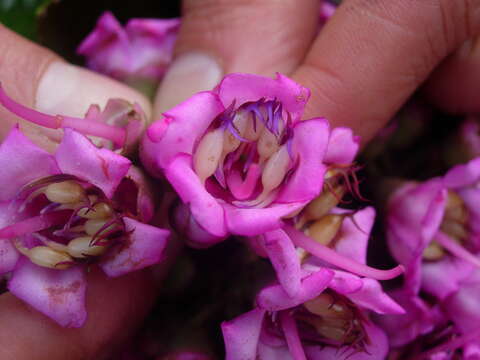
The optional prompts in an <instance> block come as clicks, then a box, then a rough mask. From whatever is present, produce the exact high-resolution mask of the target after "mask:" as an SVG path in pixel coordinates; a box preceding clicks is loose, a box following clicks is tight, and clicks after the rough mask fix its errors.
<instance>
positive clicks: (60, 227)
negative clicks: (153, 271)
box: [0, 14, 480, 360]
mask: <svg viewBox="0 0 480 360" xmlns="http://www.w3.org/2000/svg"><path fill="white" fill-rule="evenodd" d="M99 26H100V30H99V31H98V32H94V33H92V34H91V35H90V36H89V37H88V38H87V39H86V40H85V42H84V43H83V44H82V46H81V48H80V51H81V52H83V53H85V54H89V55H92V54H93V56H92V57H91V58H90V61H89V64H90V66H91V67H93V68H95V69H98V70H101V71H103V72H106V73H109V74H110V75H112V76H115V77H117V78H119V79H122V80H123V81H125V82H128V83H132V78H133V77H132V76H133V75H132V74H136V75H139V76H140V78H142V79H148V80H149V81H150V80H154V79H155V81H158V79H159V76H161V74H163V72H164V71H165V66H166V64H167V63H168V59H169V56H171V48H172V44H173V41H174V37H175V32H176V29H177V28H178V21H177V20H171V21H168V22H166V23H163V24H162V23H161V22H160V23H156V22H155V20H148V21H147V22H145V23H142V22H141V21H139V20H135V21H132V22H131V23H129V25H127V28H126V29H125V30H124V29H122V28H121V27H120V25H119V24H118V22H116V20H115V19H114V18H113V17H112V16H111V15H110V14H106V15H104V16H103V17H102V18H101V20H100V22H99ZM152 34H153V35H152ZM152 36H153V38H155V37H157V40H158V38H162V39H163V40H164V41H165V44H166V45H165V48H164V49H167V50H166V51H167V53H168V55H165V54H163V55H158V54H156V53H155V52H154V51H150V50H148V51H147V50H145V49H146V48H149V46H150V45H151V44H155V45H154V47H155V46H157V45H156V44H157V43H156V42H155V41H154V39H152V38H151V37H152ZM135 43H136V44H140V45H138V47H137V45H134V44H135ZM146 44H149V45H148V46H147V45H146ZM102 51H106V52H107V53H108V54H109V55H108V56H106V55H102ZM137 51H138V52H137ZM162 51H164V50H162ZM133 54H136V55H138V54H142V56H139V57H136V56H133ZM106 58H109V59H110V60H108V61H106V62H105V59H106ZM137 61H138V62H137ZM146 63H149V65H148V66H147V65H145V64H146ZM125 65H127V66H125ZM150 65H152V66H150ZM126 68H128V69H129V70H128V71H130V70H131V72H128V71H124V70H125V69H126ZM119 69H122V70H121V71H120V70H119ZM139 69H140V71H138V70H139ZM136 75H135V76H136ZM133 82H135V81H133ZM308 98H309V90H308V89H306V88H304V87H302V86H301V85H299V84H297V83H295V82H294V81H292V80H291V79H289V78H287V77H285V76H283V75H277V77H276V78H275V79H270V78H265V77H260V76H256V75H249V74H230V75H227V76H226V77H225V78H224V79H223V80H222V81H221V82H220V83H219V84H218V85H217V86H216V87H215V89H213V90H211V91H204V92H200V93H198V94H195V95H194V96H192V97H191V98H190V99H188V100H186V101H184V102H183V103H181V104H179V105H177V106H176V107H174V108H172V109H170V110H169V111H167V112H165V113H164V114H163V116H162V118H160V119H158V120H156V121H155V122H153V123H152V124H151V125H149V126H148V127H147V120H146V119H145V116H144V114H143V112H142V110H141V109H140V108H139V107H138V105H136V104H133V105H132V104H129V103H128V102H126V101H123V100H118V99H117V100H110V101H109V103H108V104H107V105H106V107H105V108H104V109H103V110H102V109H100V108H99V107H98V106H96V105H92V106H91V107H90V109H89V110H88V112H87V114H86V115H85V117H84V118H82V119H80V118H72V117H68V116H62V115H56V116H52V115H48V114H43V113H40V112H37V111H35V110H33V109H29V108H26V107H24V106H23V105H21V104H18V103H16V102H15V101H14V100H13V99H11V98H9V97H8V95H7V94H6V93H5V92H4V91H3V89H2V88H1V87H0V103H1V104H2V105H3V106H4V107H6V108H7V109H9V110H10V111H11V112H13V113H14V114H16V115H18V116H19V117H21V118H23V119H25V120H27V121H30V122H34V123H36V124H38V125H40V126H44V127H48V128H62V129H63V137H62V139H61V142H60V143H59V144H58V147H57V148H56V151H55V154H50V153H48V152H46V151H44V150H42V149H40V148H39V147H37V146H36V145H34V144H33V143H31V142H30V141H29V140H28V139H27V138H26V137H25V136H24V135H23V134H22V133H21V131H20V130H19V128H18V127H17V128H14V129H13V130H12V131H11V133H10V134H9V136H8V137H7V138H6V139H5V140H4V142H3V143H2V144H1V145H0V164H2V166H1V167H0V168H1V169H2V170H1V171H0V183H1V184H2V188H1V189H0V200H1V203H0V275H2V276H4V278H5V279H7V281H8V284H7V287H8V290H9V291H10V292H11V293H12V294H14V295H15V296H17V297H18V298H20V299H22V300H23V301H25V302H26V303H28V304H29V305H30V306H32V307H34V308H35V309H37V310H38V311H40V312H42V313H43V314H45V315H47V316H49V317H50V318H52V319H53V320H54V321H56V322H57V323H59V324H60V325H62V326H65V327H80V326H82V325H83V324H84V323H85V321H86V317H87V312H86V309H85V292H86V277H85V270H88V268H89V267H90V266H99V267H100V268H101V269H102V270H103V271H104V272H105V274H106V275H108V276H110V277H115V276H121V275H123V274H126V273H128V272H130V271H135V270H139V269H143V268H145V267H147V266H150V265H153V264H157V263H159V262H161V261H162V259H164V258H165V249H166V247H167V243H168V239H169V236H171V235H173V234H177V236H178V237H179V238H181V239H183V240H184V241H185V243H186V244H187V245H189V246H190V247H191V248H194V249H205V248H210V247H214V245H216V244H219V243H221V242H226V241H234V240H232V238H236V239H237V241H238V240H239V241H241V243H242V244H243V245H242V246H243V247H244V248H247V249H248V251H249V253H250V254H251V255H252V257H254V258H255V259H256V260H255V261H258V262H261V263H263V264H267V266H268V268H269V269H271V270H272V271H271V272H268V274H266V273H256V274H254V275H255V276H256V277H257V278H256V279H255V281H253V282H252V283H251V284H249V287H250V292H249V295H248V296H249V299H248V303H249V306H250V308H249V309H247V311H246V312H245V311H244V310H245V309H242V311H244V312H243V313H241V312H237V313H236V314H235V315H234V316H231V317H229V318H226V319H223V320H226V321H224V322H223V323H222V324H221V331H222V333H223V339H224V344H225V353H226V359H229V360H255V359H266V360H269V359H295V360H303V359H352V360H362V359H385V358H387V357H389V358H392V359H404V358H418V359H422V358H424V359H460V358H461V359H478V358H480V330H479V328H478V325H477V324H478V323H477V321H479V320H480V310H479V309H480V308H479V307H478V306H477V301H476V300H477V299H480V270H479V269H478V267H479V266H480V258H479V255H478V251H479V250H480V249H479V247H480V243H479V239H480V237H479V235H478V233H477V231H480V228H479V225H478V224H477V223H478V222H477V218H476V216H480V205H479V204H480V202H479V203H477V202H476V196H477V193H478V194H479V195H480V193H479V191H480V190H478V189H479V187H478V185H479V184H480V182H479V181H480V157H479V158H475V159H471V158H470V159H469V160H470V161H469V162H467V163H466V164H461V165H457V166H454V167H453V168H451V170H449V171H448V172H447V173H446V175H444V176H442V177H435V178H432V179H429V180H426V181H423V182H414V181H397V182H395V191H393V192H392V193H391V195H390V196H389V198H388V206H387V208H386V209H385V211H384V214H381V215H383V217H384V218H386V221H385V228H386V233H387V235H388V236H387V237H388V245H389V247H390V252H391V254H392V255H393V257H394V258H395V260H396V261H397V262H398V263H399V264H400V265H398V266H397V267H394V268H391V269H389V270H381V269H377V268H374V267H371V266H368V265H367V248H369V240H371V235H370V234H371V231H372V228H373V225H374V221H375V218H376V212H375V209H374V207H373V206H367V207H363V208H361V207H357V208H356V207H355V206H352V204H353V203H350V202H349V201H348V200H347V199H349V198H352V197H354V198H355V197H356V198H357V199H362V197H361V195H360V192H359V181H358V180H357V177H356V176H357V175H356V171H357V170H358V166H356V165H355V163H354V159H355V157H356V156H357V153H358V151H359V138H358V137H356V136H354V135H353V133H352V131H351V130H350V129H348V128H342V127H340V128H333V129H332V128H330V126H329V123H328V121H327V120H326V119H324V118H314V119H303V118H302V114H303V110H304V107H305V105H306V103H307V101H308ZM472 126H476V125H475V123H472V122H470V123H468V124H466V125H465V126H463V127H462V131H463V133H464V134H468V136H464V137H462V139H466V141H467V143H466V145H465V146H469V148H473V149H474V150H475V149H478V148H480V146H478V144H479V143H480V142H479V139H478V137H475V136H474V135H472V132H471V127H472ZM469 129H470V130H469ZM139 142H140V145H139V155H140V156H139V158H140V159H138V158H137V157H136V156H132V154H134V152H135V149H136V148H137V145H138V143H139ZM476 155H478V154H476ZM13 160H14V161H13ZM132 161H137V162H136V165H133V163H132ZM143 169H145V170H146V171H147V172H148V173H149V174H150V175H151V176H153V177H156V178H157V180H155V181H153V180H151V179H150V178H148V177H147V175H145V174H144V173H143ZM167 183H168V184H169V185H167ZM167 186H171V187H172V188H173V190H174V191H175V193H176V194H177V195H178V198H177V199H176V200H174V201H172V199H171V197H167V198H168V204H167V205H164V203H165V197H164V198H163V199H162V198H161V197H160V196H159V195H162V193H163V192H164V191H165V190H164V189H166V188H167ZM158 209H161V211H162V213H161V214H160V215H159V216H155V214H156V212H157V211H158ZM165 209H167V213H165ZM158 218H161V219H163V221H160V222H159V221H158ZM154 219H155V220H154ZM159 225H160V226H159ZM200 251H201V250H200ZM228 256H233V257H234V256H235V254H229V255H228ZM380 256H387V254H380ZM247 266H248V263H242V267H240V268H238V272H243V271H245V272H247V271H248V269H247ZM217 271H218V269H217ZM270 273H271V274H273V276H270ZM402 274H403V275H404V276H403V279H401V284H400V285H398V286H396V287H395V288H393V289H389V290H387V291H384V289H383V287H382V285H381V284H380V282H379V280H390V279H393V278H396V277H398V276H399V275H402ZM235 286H236V284H234V283H232V284H229V287H235ZM242 286H244V284H242ZM211 301H214V300H213V299H212V300H211ZM219 301H221V300H219ZM171 358H176V359H209V358H210V355H209V354H203V353H195V352H189V351H185V352H176V353H175V354H174V355H171Z"/></svg>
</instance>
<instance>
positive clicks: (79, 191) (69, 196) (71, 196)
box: [45, 181, 85, 204]
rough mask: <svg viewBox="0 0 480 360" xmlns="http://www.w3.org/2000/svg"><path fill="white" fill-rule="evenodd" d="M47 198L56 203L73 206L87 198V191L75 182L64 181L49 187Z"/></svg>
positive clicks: (46, 193)
mask: <svg viewBox="0 0 480 360" xmlns="http://www.w3.org/2000/svg"><path fill="white" fill-rule="evenodd" d="M45 196H46V197H47V199H48V200H50V201H51V202H54V203H59V204H72V203H77V202H80V201H81V200H82V199H83V198H84V197H85V190H84V189H83V187H82V186H81V185H80V184H78V183H76V182H75V181H63V182H59V183H53V184H50V185H48V186H47V188H46V189H45Z"/></svg>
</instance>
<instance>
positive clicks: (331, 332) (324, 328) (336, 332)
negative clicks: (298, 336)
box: [316, 322, 348, 342]
mask: <svg viewBox="0 0 480 360" xmlns="http://www.w3.org/2000/svg"><path fill="white" fill-rule="evenodd" d="M316 330H317V332H318V333H319V334H320V335H322V336H324V337H326V338H327V339H331V340H335V341H341V342H345V335H346V334H347V331H348V328H346V325H343V326H341V327H337V326H330V325H329V324H326V323H323V322H322V323H320V324H319V325H317V326H316Z"/></svg>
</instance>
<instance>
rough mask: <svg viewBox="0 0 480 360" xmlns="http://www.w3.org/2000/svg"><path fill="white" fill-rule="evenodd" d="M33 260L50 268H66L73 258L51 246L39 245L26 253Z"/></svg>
mask: <svg viewBox="0 0 480 360" xmlns="http://www.w3.org/2000/svg"><path fill="white" fill-rule="evenodd" d="M25 255H26V256H28V258H29V259H30V261H31V262H33V263H34V264H37V265H39V266H43V267H46V268H50V269H57V270H64V269H67V268H69V267H70V266H71V265H72V264H71V263H72V261H73V259H72V258H71V257H70V256H69V255H68V254H65V253H63V252H59V251H56V250H54V249H52V248H50V247H49V246H37V247H34V248H31V249H30V250H28V251H27V252H26V254H25Z"/></svg>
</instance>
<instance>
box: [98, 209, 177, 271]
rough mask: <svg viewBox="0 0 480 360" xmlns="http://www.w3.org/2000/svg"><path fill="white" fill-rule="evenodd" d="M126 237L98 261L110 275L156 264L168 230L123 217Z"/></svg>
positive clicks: (161, 252)
mask: <svg viewBox="0 0 480 360" xmlns="http://www.w3.org/2000/svg"><path fill="white" fill-rule="evenodd" d="M123 222H124V223H125V227H126V231H127V234H128V236H127V239H125V242H124V243H123V244H120V245H119V246H118V247H116V248H114V249H112V250H111V251H110V252H109V253H108V254H107V255H106V258H104V259H103V260H102V262H101V263H100V267H101V268H102V270H103V271H104V272H105V274H107V275H108V276H110V277H117V276H121V275H124V274H127V273H129V272H132V271H136V270H140V269H143V268H145V267H147V266H150V265H153V264H156V263H158V262H160V260H161V259H162V255H163V251H164V249H165V246H166V245H167V239H168V237H169V235H170V232H169V231H168V230H164V229H160V228H157V227H155V226H151V225H148V224H143V223H141V222H138V221H136V220H134V219H130V218H127V217H125V218H123Z"/></svg>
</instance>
